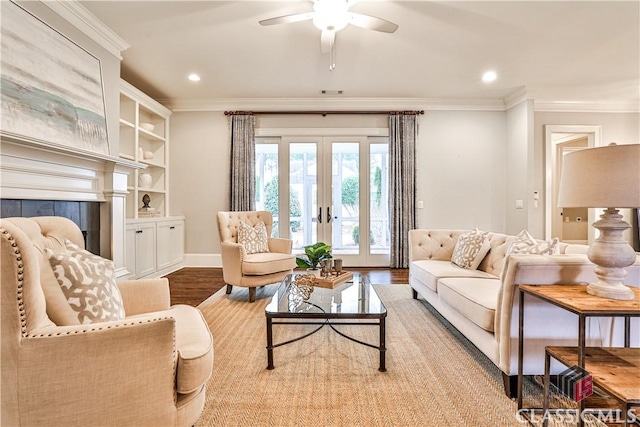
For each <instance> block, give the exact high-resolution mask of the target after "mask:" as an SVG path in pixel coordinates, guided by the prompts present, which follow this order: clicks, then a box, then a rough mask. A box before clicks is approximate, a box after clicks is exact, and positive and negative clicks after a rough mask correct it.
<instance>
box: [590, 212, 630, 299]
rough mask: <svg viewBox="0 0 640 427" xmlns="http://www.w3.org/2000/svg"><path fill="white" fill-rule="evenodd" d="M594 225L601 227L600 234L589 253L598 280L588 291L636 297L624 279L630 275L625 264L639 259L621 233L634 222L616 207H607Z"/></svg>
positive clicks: (618, 296) (612, 297) (619, 296)
mask: <svg viewBox="0 0 640 427" xmlns="http://www.w3.org/2000/svg"><path fill="white" fill-rule="evenodd" d="M593 226H594V228H596V229H598V230H599V231H600V237H598V239H596V240H595V241H594V242H593V244H592V245H591V247H590V248H589V251H588V252H587V256H588V257H589V260H590V261H591V262H593V263H594V264H595V265H596V270H595V273H596V276H597V277H598V281H597V282H595V283H592V284H590V285H589V286H588V287H587V292H588V293H590V294H591V295H596V296H599V297H603V298H609V299H616V300H630V299H633V298H634V297H635V296H634V293H633V291H631V289H629V288H628V287H627V286H625V285H624V284H623V283H622V281H623V280H624V278H625V276H626V275H627V272H626V271H625V269H624V267H628V266H630V265H631V264H633V263H634V262H635V260H636V253H635V251H634V250H633V248H632V247H631V246H630V245H629V243H628V242H627V241H626V240H625V239H624V238H623V237H622V233H623V232H624V231H625V230H626V229H628V228H631V226H630V225H629V224H628V223H627V222H625V221H624V220H623V219H622V215H620V214H618V210H617V209H615V208H608V209H607V210H605V211H604V213H603V214H602V215H600V220H599V221H597V222H596V223H595V224H593Z"/></svg>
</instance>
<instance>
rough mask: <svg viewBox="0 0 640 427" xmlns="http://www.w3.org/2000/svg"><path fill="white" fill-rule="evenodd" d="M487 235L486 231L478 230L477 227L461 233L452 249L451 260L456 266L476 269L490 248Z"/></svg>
mask: <svg viewBox="0 0 640 427" xmlns="http://www.w3.org/2000/svg"><path fill="white" fill-rule="evenodd" d="M488 235H489V232H488V231H480V230H478V229H477V228H476V229H475V230H473V231H470V232H468V233H465V234H461V235H460V237H458V241H457V242H456V246H455V249H454V250H453V255H452V256H451V262H453V263H454V264H455V265H457V266H458V267H462V268H468V269H470V270H475V269H477V268H478V266H479V265H480V263H481V262H482V260H483V259H484V257H485V256H486V255H487V252H489V249H490V246H489V240H488V239H487V236H488Z"/></svg>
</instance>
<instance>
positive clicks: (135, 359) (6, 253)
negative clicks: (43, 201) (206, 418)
mask: <svg viewBox="0 0 640 427" xmlns="http://www.w3.org/2000/svg"><path fill="white" fill-rule="evenodd" d="M65 239H68V240H69V241H71V242H73V243H75V245H78V246H80V248H82V247H84V240H83V237H82V233H81V231H80V229H79V228H78V227H77V226H76V225H75V224H74V223H73V222H72V221H70V220H68V219H66V218H61V217H39V218H8V219H3V220H0V244H1V246H0V249H1V254H0V255H1V259H2V275H1V286H2V294H1V295H2V356H1V357H2V386H1V387H2V413H1V417H2V418H1V419H2V425H6V426H18V425H23V426H26V425H29V426H105V425H113V426H191V425H193V424H194V423H195V421H196V420H197V419H198V417H199V416H200V414H201V412H202V409H203V407H204V402H205V387H206V385H205V384H206V382H207V380H208V378H209V377H210V375H211V370H212V365H213V339H212V337H211V333H210V331H209V327H208V326H207V323H206V322H205V320H204V318H203V317H202V314H201V313H200V311H199V310H198V309H197V308H194V307H190V306H184V305H177V306H173V307H170V306H169V304H170V295H169V285H168V281H167V280H166V279H156V280H134V281H122V282H118V283H117V288H118V289H119V291H120V292H119V294H120V295H121V301H122V304H121V305H120V307H122V306H124V316H125V318H124V320H108V321H103V322H100V323H90V324H72V325H68V326H57V325H56V324H55V323H54V322H53V321H52V320H51V319H52V318H51V316H50V315H49V314H48V312H49V313H51V312H52V310H54V309H55V307H54V306H53V304H52V303H50V300H49V294H45V292H50V288H46V289H47V290H46V291H45V286H49V285H51V283H45V281H46V280H54V281H55V280H56V277H59V276H54V273H53V271H54V270H53V268H52V267H51V265H49V258H48V257H47V256H46V255H45V254H44V252H46V251H45V248H49V249H51V250H52V251H56V250H59V251H63V250H64V248H65ZM67 248H68V246H67ZM58 253H63V252H58ZM110 283H111V284H113V279H112V280H111V282H110ZM53 284H54V285H57V284H58V283H57V282H54V283H53ZM59 288H60V285H58V289H59ZM45 295H46V296H45ZM61 295H62V294H61ZM64 302H67V300H66V299H65V300H64ZM70 302H71V300H69V303H70ZM66 308H67V309H68V308H69V304H67V307H66Z"/></svg>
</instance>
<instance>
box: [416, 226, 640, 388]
mask: <svg viewBox="0 0 640 427" xmlns="http://www.w3.org/2000/svg"><path fill="white" fill-rule="evenodd" d="M469 231H470V230H444V229H434V230H426V229H419V230H412V231H410V232H409V245H410V248H409V256H410V264H409V284H410V285H411V288H412V290H413V297H414V299H417V298H418V296H421V297H422V298H424V299H425V300H426V301H427V302H428V303H429V304H430V305H431V306H432V307H433V308H434V309H435V310H437V311H438V312H439V313H440V314H441V315H442V316H443V317H444V318H445V319H446V320H448V321H449V322H450V323H451V324H452V325H453V326H454V327H455V328H456V329H458V331H460V332H461V333H462V334H463V335H464V336H465V337H466V338H467V339H469V341H471V342H472V343H473V344H474V345H475V346H476V347H477V348H478V349H479V350H480V351H482V352H483V353H484V354H485V355H486V356H487V357H488V358H489V359H490V360H491V361H492V362H493V363H495V364H496V366H498V368H500V370H501V371H502V373H503V379H504V385H505V392H506V393H507V395H509V396H512V397H515V393H516V387H515V385H516V383H517V374H518V329H519V327H518V316H519V307H518V287H517V285H518V284H532V285H546V284H576V283H585V284H586V283H589V282H592V281H595V280H594V279H595V273H594V267H595V266H594V264H592V263H591V262H590V261H589V260H588V259H587V256H586V252H587V249H588V247H587V246H584V245H568V244H564V243H562V242H561V243H560V244H559V252H560V254H559V255H509V256H507V249H508V247H509V245H510V244H511V243H512V242H513V241H514V240H515V238H516V236H508V235H505V234H500V233H489V234H488V239H489V243H490V250H489V252H488V254H487V255H486V257H485V258H484V259H483V261H482V262H481V264H480V265H479V267H478V269H477V270H468V269H464V268H461V267H458V266H457V265H455V264H453V263H452V262H451V256H452V254H453V251H454V248H455V245H456V242H457V240H458V237H459V236H460V235H461V234H463V233H467V232H469ZM626 279H627V280H626V281H625V283H627V284H631V285H633V286H637V287H640V255H638V260H637V261H636V263H635V264H634V265H633V266H631V267H628V268H627V277H626ZM524 306H525V317H524V322H525V325H524V326H525V327H524V353H523V354H524V359H523V371H524V374H525V375H536V374H543V373H544V347H545V346H547V345H576V344H577V334H578V320H577V316H576V315H574V314H572V313H569V312H567V311H565V310H562V309H560V308H558V307H554V306H552V305H550V304H548V303H545V302H543V301H541V300H539V299H537V298H534V297H530V296H528V295H527V296H526V298H525V303H524ZM623 324H624V321H623V319H621V318H617V319H611V318H594V317H591V318H588V319H587V322H586V337H587V341H586V342H587V345H592V346H595V345H598V346H622V343H623V341H622V339H623ZM639 327H640V319H638V318H635V319H632V331H637V330H638V328H639ZM632 335H635V336H632V342H631V345H632V346H633V347H638V346H640V338H639V335H640V334H632ZM557 368H558V370H557V372H559V368H560V367H559V366H558V367H557Z"/></svg>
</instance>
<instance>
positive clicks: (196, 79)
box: [188, 73, 200, 82]
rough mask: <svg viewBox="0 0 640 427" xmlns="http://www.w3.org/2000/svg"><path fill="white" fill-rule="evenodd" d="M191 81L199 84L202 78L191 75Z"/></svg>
mask: <svg viewBox="0 0 640 427" xmlns="http://www.w3.org/2000/svg"><path fill="white" fill-rule="evenodd" d="M188 78H189V80H191V81H192V82H199V81H200V76H199V75H197V74H195V73H193V74H189V77H188Z"/></svg>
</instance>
